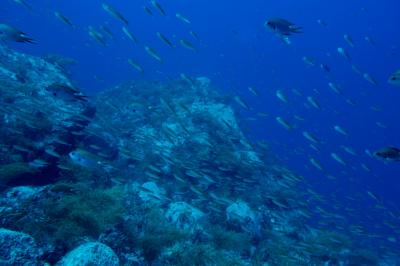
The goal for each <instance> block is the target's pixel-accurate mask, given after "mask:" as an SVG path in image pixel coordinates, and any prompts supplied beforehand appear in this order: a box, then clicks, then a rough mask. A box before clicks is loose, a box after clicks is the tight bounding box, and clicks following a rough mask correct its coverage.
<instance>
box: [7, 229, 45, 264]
mask: <svg viewBox="0 0 400 266" xmlns="http://www.w3.org/2000/svg"><path fill="white" fill-rule="evenodd" d="M41 254H42V252H41V250H40V249H39V248H38V246H37V245H36V243H35V240H34V239H33V238H32V237H31V236H30V235H27V234H24V233H21V232H16V231H11V230H8V229H4V228H0V265H4V266H6V265H26V266H34V265H44V263H41V262H40V260H39V257H40V256H41Z"/></svg>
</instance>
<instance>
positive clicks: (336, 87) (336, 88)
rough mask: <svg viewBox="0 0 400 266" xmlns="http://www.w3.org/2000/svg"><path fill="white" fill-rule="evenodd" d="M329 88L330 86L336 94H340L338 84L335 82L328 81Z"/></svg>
mask: <svg viewBox="0 0 400 266" xmlns="http://www.w3.org/2000/svg"><path fill="white" fill-rule="evenodd" d="M328 86H329V88H331V89H332V90H333V91H334V92H335V93H337V94H342V91H341V90H340V89H339V86H338V85H337V84H336V83H333V82H329V83H328Z"/></svg>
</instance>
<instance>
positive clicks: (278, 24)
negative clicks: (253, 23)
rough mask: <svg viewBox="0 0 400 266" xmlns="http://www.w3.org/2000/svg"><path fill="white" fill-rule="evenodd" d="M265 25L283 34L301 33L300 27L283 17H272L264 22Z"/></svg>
mask: <svg viewBox="0 0 400 266" xmlns="http://www.w3.org/2000/svg"><path fill="white" fill-rule="evenodd" d="M265 27H267V28H269V29H271V30H272V31H273V32H275V33H276V34H279V35H283V36H290V35H292V34H293V33H301V32H302V31H301V29H302V28H301V27H298V26H296V25H295V24H294V23H292V22H290V21H287V20H286V19H283V18H272V19H269V20H267V21H266V22H265Z"/></svg>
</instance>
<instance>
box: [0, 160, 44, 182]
mask: <svg viewBox="0 0 400 266" xmlns="http://www.w3.org/2000/svg"><path fill="white" fill-rule="evenodd" d="M35 172H36V169H35V168H32V167H30V166H29V164H28V163H25V162H15V163H10V164H3V165H0V184H7V183H8V182H12V181H16V180H18V178H20V177H21V176H23V175H25V174H34V173H35Z"/></svg>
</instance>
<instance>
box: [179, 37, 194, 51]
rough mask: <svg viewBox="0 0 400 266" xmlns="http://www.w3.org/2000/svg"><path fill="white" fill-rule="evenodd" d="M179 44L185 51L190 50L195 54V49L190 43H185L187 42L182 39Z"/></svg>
mask: <svg viewBox="0 0 400 266" xmlns="http://www.w3.org/2000/svg"><path fill="white" fill-rule="evenodd" d="M179 42H180V44H181V45H182V46H183V47H185V48H186V49H189V50H192V51H194V52H197V49H196V47H194V45H193V44H192V43H191V42H189V41H187V40H184V39H181V40H180V41H179Z"/></svg>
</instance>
